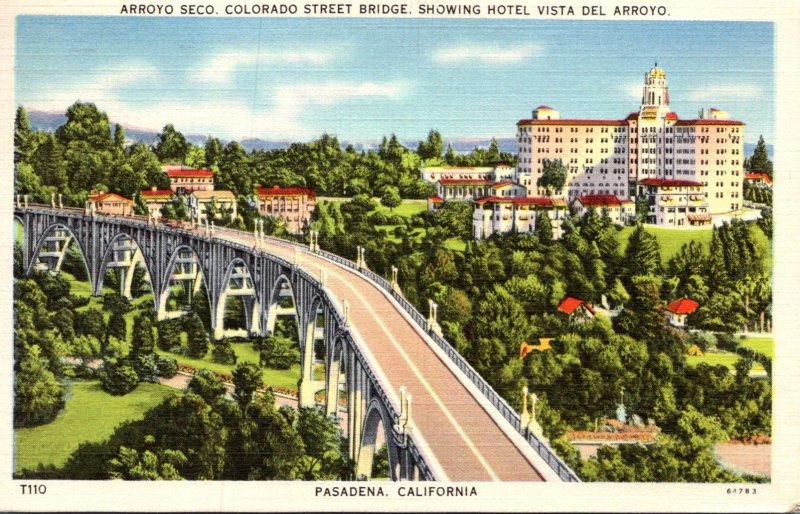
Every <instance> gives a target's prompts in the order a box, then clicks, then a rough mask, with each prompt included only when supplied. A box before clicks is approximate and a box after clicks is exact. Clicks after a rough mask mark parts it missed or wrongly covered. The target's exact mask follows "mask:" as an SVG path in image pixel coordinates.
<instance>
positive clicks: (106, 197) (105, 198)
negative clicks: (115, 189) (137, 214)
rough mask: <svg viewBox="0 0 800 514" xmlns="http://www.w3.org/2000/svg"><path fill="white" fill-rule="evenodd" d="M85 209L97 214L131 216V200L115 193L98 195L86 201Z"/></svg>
mask: <svg viewBox="0 0 800 514" xmlns="http://www.w3.org/2000/svg"><path fill="white" fill-rule="evenodd" d="M86 208H87V210H89V211H90V212H96V213H98V214H116V215H118V216H132V215H133V200H129V199H127V198H125V197H124V196H121V195H118V194H117V193H99V194H94V195H91V196H90V197H89V198H88V199H87V200H86Z"/></svg>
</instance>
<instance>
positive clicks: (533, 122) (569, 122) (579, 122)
mask: <svg viewBox="0 0 800 514" xmlns="http://www.w3.org/2000/svg"><path fill="white" fill-rule="evenodd" d="M519 125H627V123H625V120H579V119H573V120H570V119H560V120H519V121H518V122H517V126H519Z"/></svg>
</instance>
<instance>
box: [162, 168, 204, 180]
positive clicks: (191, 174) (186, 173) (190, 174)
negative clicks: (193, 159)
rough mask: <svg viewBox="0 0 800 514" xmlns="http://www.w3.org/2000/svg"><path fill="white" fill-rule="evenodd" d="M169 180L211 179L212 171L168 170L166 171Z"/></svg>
mask: <svg viewBox="0 0 800 514" xmlns="http://www.w3.org/2000/svg"><path fill="white" fill-rule="evenodd" d="M167 176H169V178H208V177H213V176H214V172H213V171H212V170H196V169H191V168H170V169H167Z"/></svg>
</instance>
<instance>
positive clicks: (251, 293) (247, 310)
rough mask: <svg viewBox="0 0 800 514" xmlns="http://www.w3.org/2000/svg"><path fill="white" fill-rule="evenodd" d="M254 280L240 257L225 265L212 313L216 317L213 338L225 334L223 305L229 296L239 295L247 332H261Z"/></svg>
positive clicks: (259, 311)
mask: <svg viewBox="0 0 800 514" xmlns="http://www.w3.org/2000/svg"><path fill="white" fill-rule="evenodd" d="M254 280H255V279H254V275H253V270H252V269H251V267H250V265H248V264H247V263H246V262H245V261H244V260H243V259H241V258H238V257H237V258H234V259H233V260H232V261H231V262H230V263H229V264H228V266H227V267H226V269H225V273H224V274H223V275H222V282H221V287H220V290H219V292H218V294H217V305H216V307H215V308H214V309H215V311H214V312H213V313H212V316H214V317H215V318H216V319H215V324H214V325H213V326H214V338H215V339H221V338H222V337H223V336H224V335H225V326H224V325H225V306H226V301H227V300H228V299H230V298H229V297H240V298H241V300H242V303H243V309H244V317H245V327H246V328H245V330H246V332H247V334H248V335H249V334H259V333H260V332H261V299H260V298H259V296H258V291H257V287H256V286H255V283H254ZM248 298H249V300H248Z"/></svg>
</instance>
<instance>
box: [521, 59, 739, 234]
mask: <svg viewBox="0 0 800 514" xmlns="http://www.w3.org/2000/svg"><path fill="white" fill-rule="evenodd" d="M669 101H670V97H669V86H668V83H667V75H666V73H665V72H664V70H663V69H661V68H659V67H658V66H654V67H653V68H652V69H650V71H648V72H647V73H646V74H645V77H644V87H643V90H642V100H641V105H640V107H639V111H638V112H633V113H631V114H630V115H628V116H627V117H625V118H624V119H620V120H602V119H566V118H561V114H560V113H559V112H558V111H557V110H555V109H553V108H551V107H548V106H546V105H541V106H539V107H537V108H536V109H535V110H534V111H533V113H532V117H531V118H530V119H523V120H520V121H519V122H518V123H517V149H518V166H517V175H518V180H519V182H520V184H522V185H523V186H525V187H527V188H528V194H529V195H544V194H546V191H544V190H543V189H541V188H538V187H537V185H536V184H537V181H538V179H539V178H540V177H541V176H542V173H543V170H544V165H545V163H546V161H548V160H556V161H561V163H562V164H563V165H564V166H565V167H566V168H567V180H566V183H565V185H564V188H563V189H562V190H561V191H556V192H555V194H554V196H556V197H559V198H567V199H570V200H571V199H574V198H576V197H578V196H584V195H614V196H617V197H621V198H625V197H632V196H633V195H635V194H637V193H638V192H641V189H639V190H637V187H636V184H637V182H641V181H643V180H648V179H655V180H673V181H691V182H694V183H698V184H700V187H701V190H700V192H699V194H701V195H702V196H703V197H704V198H705V199H706V201H707V210H708V213H710V214H718V213H725V212H731V211H736V210H739V209H740V208H741V207H742V187H743V178H744V176H743V175H744V172H743V164H744V155H743V152H744V123H742V122H741V121H735V120H731V119H730V116H729V114H728V113H726V112H724V111H721V110H718V109H704V110H703V111H702V112H701V113H700V117H699V118H698V119H686V120H682V119H680V118H679V117H678V115H677V114H676V113H674V112H672V110H671V109H670V107H669ZM648 190H649V189H648ZM655 223H658V221H657V220H656V221H655Z"/></svg>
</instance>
